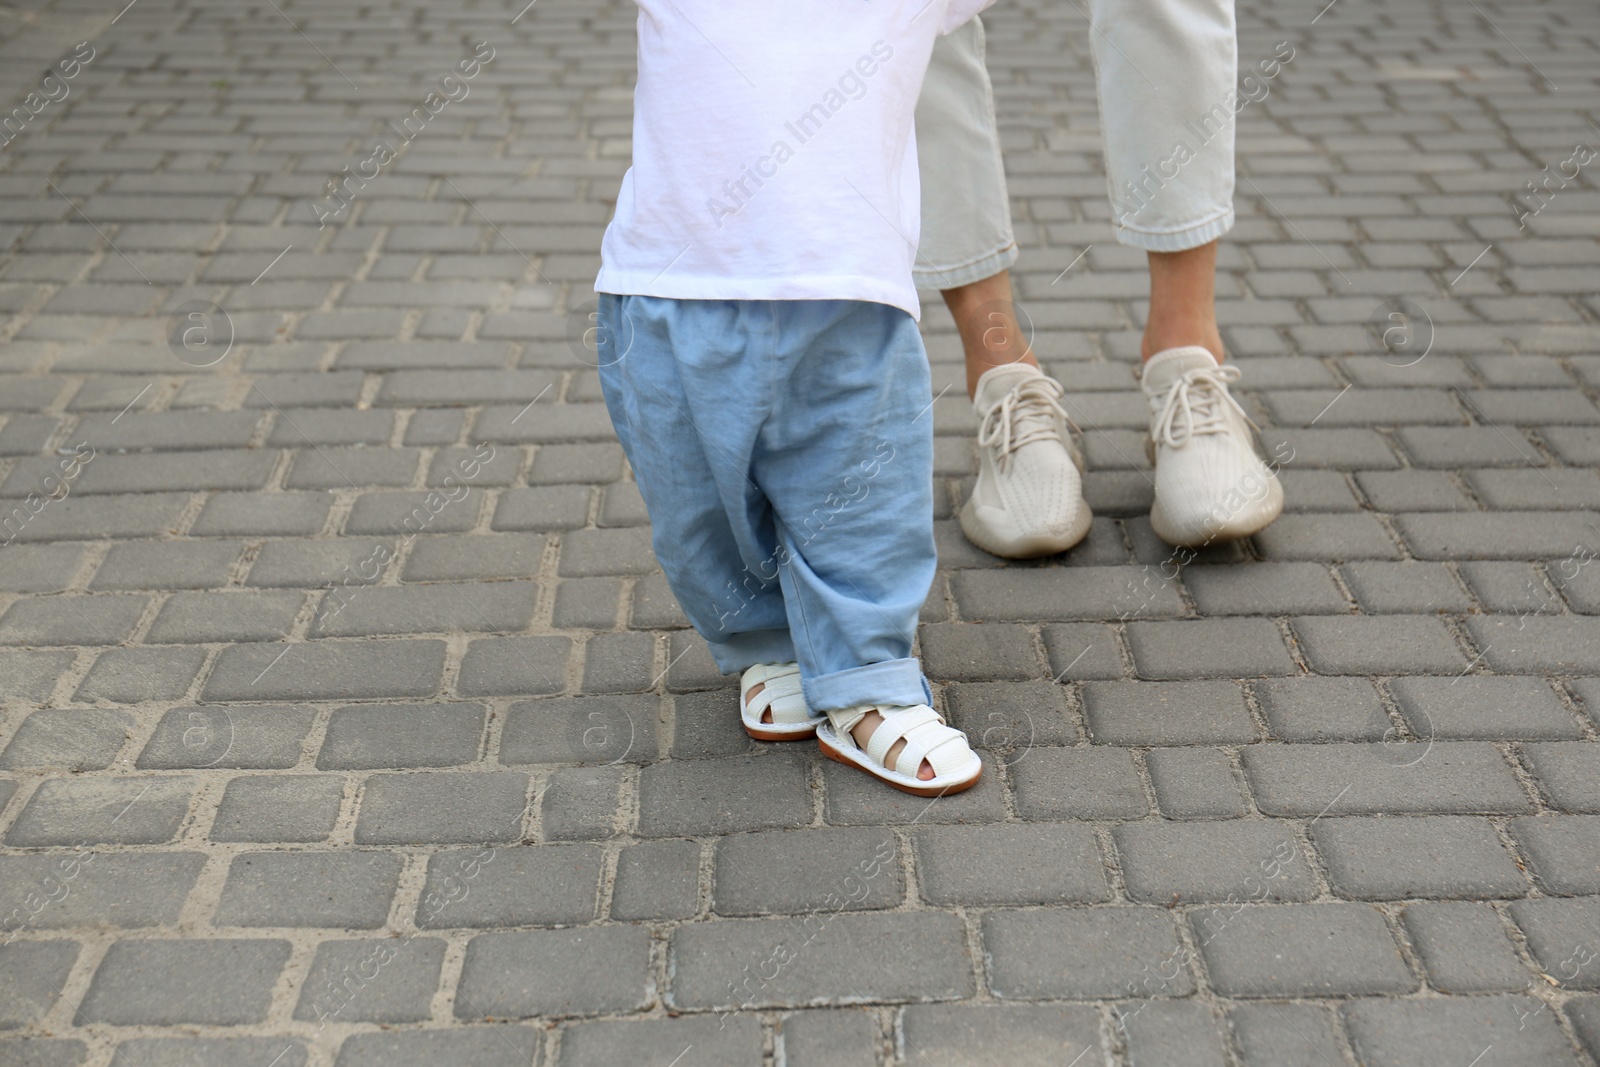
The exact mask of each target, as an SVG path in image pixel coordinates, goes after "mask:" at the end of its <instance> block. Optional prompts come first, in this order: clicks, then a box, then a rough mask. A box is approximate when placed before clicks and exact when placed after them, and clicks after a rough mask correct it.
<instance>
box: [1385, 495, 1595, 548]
mask: <svg viewBox="0 0 1600 1067" xmlns="http://www.w3.org/2000/svg"><path fill="white" fill-rule="evenodd" d="M1534 477H1537V476H1536V475H1534ZM1593 521H1594V519H1593V516H1592V514H1591V513H1589V512H1584V511H1488V512H1481V513H1476V514H1472V515H1446V514H1442V513H1433V514H1426V513H1423V514H1411V515H1396V516H1395V518H1394V523H1395V526H1396V527H1397V528H1398V529H1399V531H1400V534H1401V536H1402V537H1404V538H1405V541H1406V545H1407V546H1409V547H1410V549H1411V553H1412V555H1414V556H1416V557H1417V558H1418V559H1507V558H1522V559H1536V558H1547V559H1562V558H1564V557H1566V556H1567V555H1568V554H1569V553H1570V552H1571V551H1572V546H1573V545H1578V544H1583V543H1585V541H1584V539H1585V538H1592V537H1593V533H1592V527H1591V526H1590V523H1592V522H1593Z"/></svg>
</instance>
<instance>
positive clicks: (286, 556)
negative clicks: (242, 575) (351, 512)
mask: <svg viewBox="0 0 1600 1067" xmlns="http://www.w3.org/2000/svg"><path fill="white" fill-rule="evenodd" d="M398 544H399V542H398V539H394V538H385V537H370V538H368V537H356V538H339V539H336V540H316V541H268V542H267V543H266V544H264V545H262V546H261V551H260V552H259V553H257V555H256V560H255V563H254V564H252V565H251V567H250V574H249V577H248V578H246V579H245V584H246V585H252V586H263V587H289V588H294V589H305V588H321V587H325V586H337V587H340V588H342V589H344V590H345V591H344V593H343V594H342V595H343V596H345V597H355V596H358V595H360V593H361V592H362V590H364V589H365V587H366V586H367V585H368V584H370V583H371V582H373V581H376V580H377V579H378V578H379V577H380V576H381V575H382V574H383V573H384V571H385V570H386V568H387V567H388V566H389V564H388V563H387V562H386V561H388V560H391V559H392V558H393V556H394V554H395V553H396V551H397V550H398Z"/></svg>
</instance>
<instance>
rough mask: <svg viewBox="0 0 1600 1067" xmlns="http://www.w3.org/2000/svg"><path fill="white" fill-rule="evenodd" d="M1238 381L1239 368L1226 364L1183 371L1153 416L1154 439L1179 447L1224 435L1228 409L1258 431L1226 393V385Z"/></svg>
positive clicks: (1243, 411)
mask: <svg viewBox="0 0 1600 1067" xmlns="http://www.w3.org/2000/svg"><path fill="white" fill-rule="evenodd" d="M1238 380H1239V368H1238V367H1235V366H1231V365H1229V364H1223V365H1222V366H1220V367H1196V368H1195V369H1194V370H1190V371H1185V372H1184V373H1183V375H1182V376H1181V377H1179V378H1178V379H1177V380H1176V381H1174V382H1173V383H1172V386H1171V387H1170V388H1169V389H1168V390H1167V397H1166V400H1165V401H1164V402H1163V403H1162V405H1161V412H1160V414H1158V415H1157V416H1156V426H1155V438H1156V440H1157V441H1159V442H1161V443H1162V444H1165V445H1167V446H1168V447H1170V448H1182V447H1183V446H1184V445H1186V444H1188V443H1189V440H1190V438H1193V437H1198V436H1201V435H1204V434H1217V433H1226V432H1227V431H1228V419H1227V413H1228V409H1229V408H1232V409H1233V410H1234V411H1236V412H1238V413H1239V417H1240V418H1242V419H1244V421H1245V422H1247V423H1249V424H1250V425H1251V426H1252V427H1254V428H1255V429H1257V430H1259V429H1260V428H1261V427H1259V426H1257V425H1256V421H1255V420H1254V419H1252V418H1251V417H1250V415H1249V413H1248V412H1246V411H1245V409H1244V408H1242V407H1240V406H1239V402H1238V401H1237V400H1235V399H1234V398H1233V394H1232V393H1230V392H1228V383H1229V382H1236V381H1238Z"/></svg>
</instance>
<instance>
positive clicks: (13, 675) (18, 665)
mask: <svg viewBox="0 0 1600 1067" xmlns="http://www.w3.org/2000/svg"><path fill="white" fill-rule="evenodd" d="M73 659H74V655H73V653H71V652H43V651H30V650H27V649H8V648H0V673H3V674H4V675H5V678H6V684H7V688H8V691H9V695H10V696H11V698H12V699H13V700H18V701H27V702H29V703H32V704H43V703H45V702H46V701H47V700H49V698H50V694H51V693H52V692H53V691H54V690H55V687H56V679H57V678H58V677H59V676H60V675H62V674H64V673H66V671H67V668H69V667H71V666H72V661H73Z"/></svg>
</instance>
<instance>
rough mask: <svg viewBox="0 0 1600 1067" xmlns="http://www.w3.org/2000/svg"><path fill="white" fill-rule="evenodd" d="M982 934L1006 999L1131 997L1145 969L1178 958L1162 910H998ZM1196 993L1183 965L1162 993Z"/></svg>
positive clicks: (992, 983) (997, 989)
mask: <svg viewBox="0 0 1600 1067" xmlns="http://www.w3.org/2000/svg"><path fill="white" fill-rule="evenodd" d="M981 928H982V932H983V945H984V951H985V954H986V955H987V957H988V958H987V961H986V964H987V966H986V970H987V972H988V982H989V988H990V990H991V991H992V992H993V993H994V995H995V996H997V997H1000V998H1001V999H1003V1000H1061V999H1067V1000H1079V999H1098V998H1106V997H1121V996H1126V995H1128V994H1129V993H1131V992H1133V991H1134V990H1136V989H1139V988H1140V985H1139V982H1140V980H1141V978H1143V977H1144V975H1145V973H1146V968H1148V969H1150V970H1156V969H1157V968H1159V967H1161V966H1162V965H1163V964H1170V963H1171V962H1172V961H1174V960H1176V959H1178V957H1179V954H1180V952H1181V948H1180V946H1179V943H1178V936H1177V932H1176V930H1175V929H1174V928H1173V920H1172V915H1171V913H1170V912H1168V911H1167V910H1166V909H1164V908H1140V907H1118V908H1105V909H1093V910H1081V909H1079V910H1074V909H1068V908H1045V909H1040V910H1025V911H1010V910H1001V911H992V912H989V913H988V914H986V915H984V916H983V918H982V920H981ZM1161 973H1162V977H1163V978H1165V977H1166V972H1165V970H1164V969H1163V970H1162V972H1161ZM1193 991H1194V978H1193V976H1192V975H1191V973H1190V971H1189V968H1188V967H1186V966H1180V967H1179V968H1178V969H1177V970H1176V973H1175V974H1174V975H1173V977H1171V978H1170V979H1166V980H1165V982H1164V983H1163V985H1162V987H1161V989H1160V994H1161V995H1163V996H1187V995H1188V994H1190V993H1192V992H1193Z"/></svg>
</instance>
